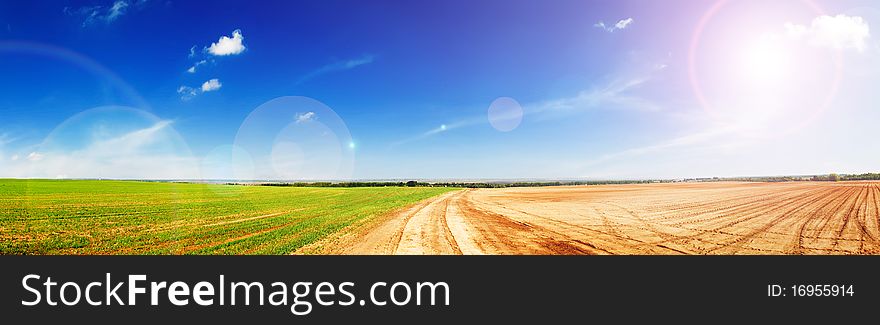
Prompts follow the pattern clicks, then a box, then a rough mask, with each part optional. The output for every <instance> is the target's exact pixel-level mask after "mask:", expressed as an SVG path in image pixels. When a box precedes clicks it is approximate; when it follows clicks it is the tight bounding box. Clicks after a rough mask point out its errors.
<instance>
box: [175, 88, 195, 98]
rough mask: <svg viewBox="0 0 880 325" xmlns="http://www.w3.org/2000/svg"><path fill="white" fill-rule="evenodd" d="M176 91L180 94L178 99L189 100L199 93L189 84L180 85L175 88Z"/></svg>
mask: <svg viewBox="0 0 880 325" xmlns="http://www.w3.org/2000/svg"><path fill="white" fill-rule="evenodd" d="M177 93H178V94H180V99H183V100H190V99H192V98H193V97H196V95H198V94H199V93H198V90H197V89H195V88H193V87H189V86H180V87H179V88H177Z"/></svg>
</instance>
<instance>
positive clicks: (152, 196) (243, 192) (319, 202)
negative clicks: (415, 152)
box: [0, 179, 455, 254]
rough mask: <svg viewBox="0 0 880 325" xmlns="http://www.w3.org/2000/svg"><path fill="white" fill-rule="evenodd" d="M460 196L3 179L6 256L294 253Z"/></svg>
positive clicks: (0, 219) (431, 190) (419, 190)
mask: <svg viewBox="0 0 880 325" xmlns="http://www.w3.org/2000/svg"><path fill="white" fill-rule="evenodd" d="M454 190H455V189H452V188H445V187H368V188H309V187H270V186H241V185H209V184H185V183H167V182H138V181H100V180H11V179H0V254H288V253H291V252H293V251H295V250H296V249H297V248H300V247H302V246H304V245H308V244H310V243H313V242H315V241H317V240H320V239H321V238H324V237H325V236H327V235H328V234H332V233H335V232H337V231H341V230H343V229H345V228H346V227H347V226H350V225H353V224H361V223H364V222H368V221H370V220H371V219H372V218H375V217H377V216H380V215H383V214H385V213H388V212H391V211H393V210H396V209H399V208H402V207H404V206H407V205H410V204H412V203H415V202H418V201H421V200H423V199H426V198H429V197H431V196H435V195H439V194H442V193H445V192H449V191H454Z"/></svg>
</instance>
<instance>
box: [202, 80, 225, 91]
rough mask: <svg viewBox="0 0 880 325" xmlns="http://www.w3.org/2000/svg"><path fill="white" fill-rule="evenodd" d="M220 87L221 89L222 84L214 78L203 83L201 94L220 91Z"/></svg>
mask: <svg viewBox="0 0 880 325" xmlns="http://www.w3.org/2000/svg"><path fill="white" fill-rule="evenodd" d="M220 87H223V84H222V83H220V80H219V79H217V78H214V79H211V80H208V81H205V83H203V84H202V92H209V91H215V90H217V89H220Z"/></svg>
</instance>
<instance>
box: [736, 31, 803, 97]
mask: <svg viewBox="0 0 880 325" xmlns="http://www.w3.org/2000/svg"><path fill="white" fill-rule="evenodd" d="M792 59H793V58H792V57H791V54H790V53H788V50H787V49H786V48H785V47H784V45H783V44H781V43H780V42H774V41H773V40H772V39H770V38H767V37H762V38H761V39H760V40H758V41H756V42H754V43H753V44H750V45H747V46H744V49H743V53H742V64H741V66H740V69H741V71H742V72H743V75H742V76H741V77H742V78H744V79H745V80H743V81H745V82H746V83H749V84H754V85H758V86H761V87H772V86H777V87H778V86H782V85H784V84H786V83H787V82H789V81H790V80H789V79H790V78H791V76H792V75H793V73H792V71H791V66H790V65H791V63H792ZM765 89H766V88H765Z"/></svg>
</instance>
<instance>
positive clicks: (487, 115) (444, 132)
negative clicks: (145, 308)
mask: <svg viewBox="0 0 880 325" xmlns="http://www.w3.org/2000/svg"><path fill="white" fill-rule="evenodd" d="M811 3H812V2H809V1H799V0H795V1H779V2H774V3H772V4H768V3H766V2H764V1H741V2H736V3H725V2H723V1H722V2H717V1H664V2H662V3H661V2H645V1H554V2H552V3H546V2H538V1H479V2H474V1H444V2H442V3H421V2H419V3H407V2H401V1H389V2H370V3H362V2H351V1H347V2H341V1H340V2H337V1H311V2H298V1H270V2H264V3H259V4H254V3H252V2H244V1H212V2H196V1H158V0H142V1H138V0H118V1H112V0H111V1H81V2H80V1H41V2H22V1H0V71H2V74H0V89H3V92H2V93H3V95H2V96H0V116H2V118H0V168H2V169H0V177H49V178H54V177H111V178H267V179H294V178H295V179H324V178H334V179H335V178H357V179H384V178H490V179H491V178H505V179H510V178H646V177H647V178H650V177H664V178H667V177H668V178H676V177H700V176H740V175H778V174H809V173H827V172H867V171H877V169H878V168H877V166H880V153H878V152H877V151H876V150H873V151H872V150H865V148H868V147H870V146H872V145H873V143H872V142H873V141H872V140H871V139H872V138H875V137H876V135H875V134H874V132H873V129H872V124H871V121H876V120H877V118H878V117H880V113H878V110H877V108H876V105H875V104H872V103H876V102H877V99H878V98H877V97H878V95H877V92H876V91H874V90H873V89H872V88H871V87H870V85H871V84H876V82H877V81H880V80H878V79H880V73H878V71H880V46H878V44H880V43H878V39H877V37H876V36H875V35H873V34H872V33H871V32H874V31H872V30H870V28H871V27H874V26H876V25H877V24H880V20H878V19H880V14H878V12H880V10H878V8H877V5H876V4H875V3H872V2H871V1H834V2H821V1H819V2H816V3H815V5H811ZM714 9H717V10H714ZM713 10H714V11H713ZM710 13H711V14H710ZM707 17H708V18H707ZM701 21H704V22H705V24H703V27H700V26H701V25H700V22H701ZM698 29H699V30H700V31H701V33H700V37H699V38H697V37H695V35H696V33H695V31H697V30H698ZM695 38H696V39H697V40H696V41H695ZM695 44H696V45H695ZM779 44H782V45H779ZM691 49H694V50H693V51H691ZM695 76H696V77H695ZM695 83H697V84H699V85H700V86H699V87H698V88H699V89H695V87H694V84H695ZM829 89H835V90H834V91H830V90H829ZM805 94H806V95H805ZM284 96H303V97H307V99H303V98H298V99H297V98H294V99H291V98H288V100H284V99H282V100H281V101H275V102H272V100H273V99H277V98H279V97H284ZM499 98H502V100H501V101H499ZM701 98H702V100H701ZM312 100H314V101H317V102H312ZM265 103H270V104H267V105H268V106H267V105H264V104H265ZM316 103H323V105H320V104H316ZM493 103H496V104H495V105H496V106H494V107H495V108H494V109H495V111H494V113H491V112H493V108H492V107H493ZM499 103H508V104H504V105H501V104H499ZM509 103H515V104H509ZM516 104H518V107H517V105H516ZM261 105H262V106H261ZM108 106H110V107H108ZM259 107H263V109H260V108H259ZM499 112H500V113H499ZM492 114H495V115H492ZM248 116H251V118H248ZM493 120H494V122H497V123H493ZM829 120H833V121H834V122H833V123H829V122H828V121H829ZM275 122H277V123H275ZM499 124H500V125H502V127H500V128H499V127H498V125H499ZM817 147H818V148H823V149H821V150H818V149H816V148H817Z"/></svg>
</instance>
